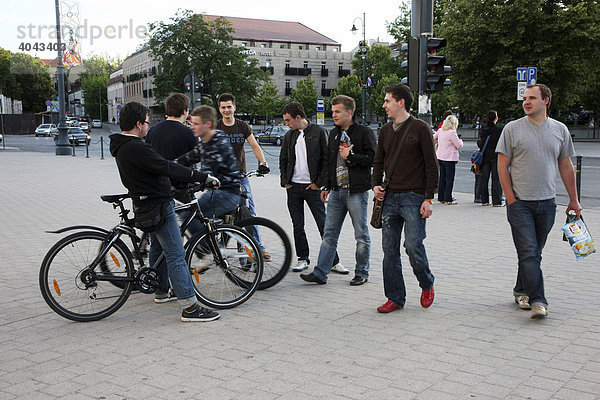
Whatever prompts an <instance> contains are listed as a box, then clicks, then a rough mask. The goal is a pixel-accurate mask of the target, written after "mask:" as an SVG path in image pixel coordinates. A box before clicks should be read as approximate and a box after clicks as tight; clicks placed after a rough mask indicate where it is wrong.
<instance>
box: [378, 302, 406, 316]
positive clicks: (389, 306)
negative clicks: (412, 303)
mask: <svg viewBox="0 0 600 400" xmlns="http://www.w3.org/2000/svg"><path fill="white" fill-rule="evenodd" d="M401 308H402V307H398V306H397V305H396V304H395V303H394V302H393V301H388V302H387V303H385V304H384V305H382V306H379V307H377V311H379V312H380V313H391V312H392V311H396V310H399V309H401Z"/></svg>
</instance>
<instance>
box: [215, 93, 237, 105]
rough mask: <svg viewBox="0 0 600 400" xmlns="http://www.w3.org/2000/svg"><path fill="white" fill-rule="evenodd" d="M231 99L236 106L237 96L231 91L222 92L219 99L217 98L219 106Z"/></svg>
mask: <svg viewBox="0 0 600 400" xmlns="http://www.w3.org/2000/svg"><path fill="white" fill-rule="evenodd" d="M228 101H230V102H231V104H233V105H234V106H235V96H234V95H232V94H231V93H221V95H220V96H219V100H217V104H218V105H219V107H221V103H225V102H228Z"/></svg>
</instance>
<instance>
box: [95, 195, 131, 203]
mask: <svg viewBox="0 0 600 400" xmlns="http://www.w3.org/2000/svg"><path fill="white" fill-rule="evenodd" d="M129 197H130V196H129V194H128V193H124V194H103V195H102V196H100V198H101V199H102V201H106V202H107V203H117V202H119V201H121V200H123V199H128V198H129Z"/></svg>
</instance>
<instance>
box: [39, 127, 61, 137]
mask: <svg viewBox="0 0 600 400" xmlns="http://www.w3.org/2000/svg"><path fill="white" fill-rule="evenodd" d="M57 133H58V128H57V127H56V125H54V124H41V125H40V126H38V127H37V128H36V130H35V137H38V136H54V135H55V134H57Z"/></svg>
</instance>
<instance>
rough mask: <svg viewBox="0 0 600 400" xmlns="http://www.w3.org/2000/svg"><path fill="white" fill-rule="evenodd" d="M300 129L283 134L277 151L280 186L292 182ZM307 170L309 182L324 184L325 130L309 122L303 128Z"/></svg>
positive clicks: (319, 185) (325, 160)
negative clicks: (279, 148)
mask: <svg viewBox="0 0 600 400" xmlns="http://www.w3.org/2000/svg"><path fill="white" fill-rule="evenodd" d="M299 135H300V131H299V130H297V129H294V130H290V131H288V133H286V134H285V137H284V138H283V143H282V145H281V153H279V172H280V176H281V187H284V186H285V185H288V184H291V183H292V177H293V176H294V167H295V165H296V150H295V147H296V141H297V139H298V136H299ZM304 141H305V142H306V154H307V158H308V160H307V162H308V171H309V172H310V181H311V183H314V184H316V185H317V186H318V187H323V186H325V183H326V181H327V131H326V130H325V129H323V128H322V127H320V126H319V125H314V124H311V123H309V124H308V126H307V127H306V129H305V130H304Z"/></svg>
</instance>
